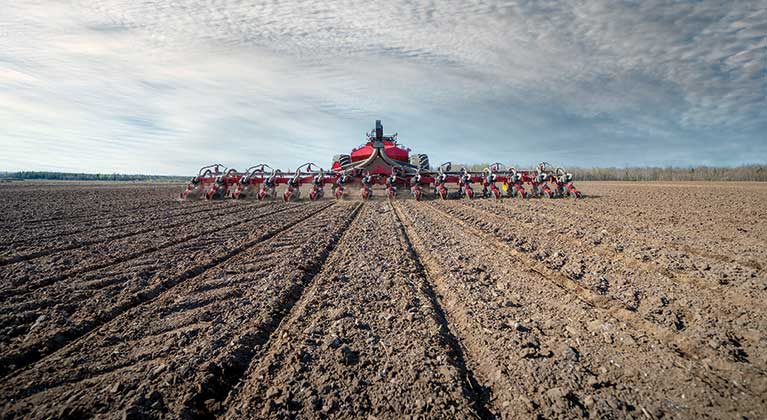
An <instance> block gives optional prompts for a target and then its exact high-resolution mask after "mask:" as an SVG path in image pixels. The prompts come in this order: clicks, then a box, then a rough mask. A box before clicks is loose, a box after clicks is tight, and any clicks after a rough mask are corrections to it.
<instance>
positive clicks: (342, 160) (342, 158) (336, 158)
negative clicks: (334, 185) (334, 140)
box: [333, 155, 352, 167]
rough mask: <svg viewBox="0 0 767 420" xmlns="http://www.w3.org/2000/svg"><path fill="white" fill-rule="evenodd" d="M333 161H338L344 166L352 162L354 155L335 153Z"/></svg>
mask: <svg viewBox="0 0 767 420" xmlns="http://www.w3.org/2000/svg"><path fill="white" fill-rule="evenodd" d="M333 162H338V163H339V164H340V165H341V166H342V167H343V166H346V165H350V164H351V163H352V157H351V156H349V155H335V156H333Z"/></svg>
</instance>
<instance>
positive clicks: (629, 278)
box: [433, 203, 767, 373]
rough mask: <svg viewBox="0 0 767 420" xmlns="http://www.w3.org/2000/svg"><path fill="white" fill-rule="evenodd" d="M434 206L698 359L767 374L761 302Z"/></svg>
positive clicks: (480, 215) (476, 214) (474, 213)
mask: <svg viewBox="0 0 767 420" xmlns="http://www.w3.org/2000/svg"><path fill="white" fill-rule="evenodd" d="M433 207H434V208H435V210H436V211H439V212H441V213H442V214H444V215H445V216H446V217H451V218H454V219H455V220H460V223H462V226H466V227H467V228H468V229H472V230H474V231H476V232H480V233H481V234H482V235H484V237H486V238H488V240H489V241H491V243H495V244H497V245H498V246H500V247H501V248H502V252H504V251H505V252H507V253H512V255H514V256H515V257H517V258H521V259H523V260H525V261H524V264H525V265H527V266H529V267H532V268H535V269H536V270H537V271H538V272H540V273H541V275H542V276H546V277H549V278H550V279H551V280H552V281H555V282H556V283H557V284H559V285H561V286H562V287H565V288H567V289H568V290H570V291H572V293H576V294H577V295H578V296H579V297H580V298H581V299H584V301H587V302H590V303H591V304H594V305H595V306H598V307H600V308H602V309H609V310H611V311H614V312H615V313H616V314H620V317H621V318H622V319H634V320H636V321H635V322H638V323H639V324H638V326H640V324H641V325H643V326H644V327H643V328H646V329H649V330H651V331H657V332H658V333H660V334H662V335H663V336H666V337H667V339H673V342H674V343H676V344H677V345H679V346H681V347H680V348H683V349H686V350H685V351H686V352H690V353H692V354H694V355H696V357H699V358H706V357H716V358H719V359H725V360H727V361H728V362H730V363H732V362H735V363H743V362H746V365H747V366H748V369H751V368H753V369H755V372H759V373H764V372H765V368H766V367H767V358H765V357H763V356H761V352H760V349H761V346H762V344H761V343H762V341H763V337H764V334H763V331H764V330H765V329H767V319H766V318H765V311H764V309H765V308H767V307H766V306H765V305H764V302H761V301H759V300H758V299H754V298H751V297H748V296H743V295H742V294H740V293H739V292H734V291H732V290H728V289H722V288H721V286H707V287H699V286H698V285H699V283H700V282H699V281H694V282H692V284H690V283H688V282H685V281H684V278H683V277H681V276H675V277H669V276H668V275H665V274H662V273H657V272H652V271H650V270H648V269H646V268H643V267H637V264H634V263H633V262H632V261H630V260H627V259H625V258H621V256H620V255H617V256H613V255H602V254H600V253H599V252H593V251H591V249H590V248H589V247H588V246H584V245H583V244H574V243H570V244H568V242H569V240H568V239H563V238H558V237H555V236H551V235H536V234H535V232H536V230H535V229H532V228H530V227H525V226H524V225H522V224H518V223H516V222H515V221H514V220H513V219H512V218H508V219H507V218H503V219H501V218H499V217H497V216H493V215H491V214H488V213H487V212H483V211H481V210H474V209H473V208H469V207H466V206H464V205H457V206H456V205H452V203H451V204H448V205H445V206H439V207H437V206H433ZM574 250H577V251H574ZM588 285H593V286H592V287H589V286H588ZM744 312H745V313H748V314H749V324H750V325H749V327H748V328H747V329H746V328H742V327H740V326H738V324H739V321H738V320H739V319H741V318H742V316H743V313H744ZM714 314H715V316H714ZM746 333H747V334H746ZM696 337H707V338H706V340H707V341H711V340H713V341H716V342H718V343H721V344H719V345H718V346H716V347H717V350H718V351H717V350H715V349H713V348H712V346H711V345H709V344H708V343H704V342H702V341H701V340H700V339H699V338H696ZM749 355H751V356H752V357H750V358H749V357H748V356H749ZM744 358H747V360H744Z"/></svg>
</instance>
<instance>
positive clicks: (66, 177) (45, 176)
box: [0, 171, 188, 182]
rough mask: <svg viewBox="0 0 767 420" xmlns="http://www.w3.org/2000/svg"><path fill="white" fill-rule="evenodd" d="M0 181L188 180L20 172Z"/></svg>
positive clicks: (2, 175)
mask: <svg viewBox="0 0 767 420" xmlns="http://www.w3.org/2000/svg"><path fill="white" fill-rule="evenodd" d="M1 179H14V180H24V179H42V180H56V181H158V182H179V181H187V180H188V178H186V177H180V176H165V175H141V174H134V175H126V174H86V173H69V172H38V171H20V172H0V180H1Z"/></svg>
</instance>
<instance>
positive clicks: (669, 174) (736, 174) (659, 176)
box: [567, 165, 767, 181]
mask: <svg viewBox="0 0 767 420" xmlns="http://www.w3.org/2000/svg"><path fill="white" fill-rule="evenodd" d="M567 170H568V171H569V172H572V173H573V175H576V174H577V175H576V176H577V178H578V179H582V180H585V181H767V166H765V165H746V166H737V167H733V168H718V167H710V166H696V167H692V168H674V167H667V168H657V167H637V168H568V169H567Z"/></svg>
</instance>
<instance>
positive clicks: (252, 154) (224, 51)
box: [0, 0, 767, 173]
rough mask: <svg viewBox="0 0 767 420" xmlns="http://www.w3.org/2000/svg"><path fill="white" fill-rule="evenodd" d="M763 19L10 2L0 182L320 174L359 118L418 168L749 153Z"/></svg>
mask: <svg viewBox="0 0 767 420" xmlns="http://www.w3.org/2000/svg"><path fill="white" fill-rule="evenodd" d="M766 10H767V8H765V7H764V5H763V4H760V2H759V1H751V2H749V1H742V2H726V1H713V0H702V1H694V2H693V1H690V2H670V1H669V2H663V1H642V2H633V1H631V2H629V1H627V2H613V1H606V0H605V1H576V2H565V1H561V2H559V1H545V2H540V1H519V2H490V1H488V2H484V1H474V2H463V1H459V2H453V1H445V2H429V1H391V2H385V3H382V4H379V5H372V4H370V3H368V2H361V1H344V2H321V1H317V0H315V1H284V2H262V3H256V2H251V1H243V0H229V1H226V0H223V1H222V0H218V1H208V0H179V1H174V2H162V1H142V2H136V1H129V0H93V1H91V0H89V1H85V0H79V1H75V2H74V3H70V2H58V1H52V0H51V1H31V2H15V3H11V4H9V5H5V6H4V8H3V13H2V15H0V126H2V127H3V128H2V131H0V142H2V143H3V147H4V149H5V151H6V158H5V159H3V160H2V161H0V165H2V166H5V167H0V169H23V168H32V169H43V168H44V169H62V170H91V171H102V172H111V171H119V172H155V173H186V172H191V171H193V170H194V169H195V167H196V166H198V165H200V164H203V163H207V162H208V161H225V162H224V163H229V164H231V165H236V166H248V165H249V164H253V163H256V162H258V161H270V162H273V163H275V164H277V165H281V166H284V167H288V166H295V165H296V164H298V163H300V162H301V161H302V160H323V159H324V160H325V161H321V162H318V163H320V164H327V162H326V160H327V159H329V158H330V157H331V156H332V154H334V153H338V152H342V151H345V150H348V149H349V148H350V147H352V146H354V145H356V143H358V142H359V141H361V139H362V137H361V134H362V132H363V131H364V130H365V129H367V128H368V126H369V125H370V123H371V121H372V119H374V118H383V119H384V122H385V123H386V124H387V129H388V128H392V129H394V130H398V131H400V133H402V136H401V138H402V140H403V141H405V142H407V143H409V145H411V146H412V147H414V148H417V149H418V150H419V151H426V152H428V153H430V154H431V155H432V156H433V160H435V161H437V160H448V159H452V160H459V159H471V160H475V161H487V160H495V159H500V160H506V161H515V162H520V163H525V164H529V163H532V162H535V161H536V160H540V159H546V160H557V161H558V162H560V163H562V164H576V165H599V164H604V165H623V164H632V163H638V162H639V163H643V164H695V163H699V162H701V163H709V164H712V163H713V164H717V163H718V164H735V163H742V162H752V161H765V160H767V150H765V146H764V141H763V139H762V138H761V136H763V133H764V132H767V101H766V100H765V92H766V91H767V82H766V80H767V70H766V67H767V58H766V57H767V35H765V34H767V11H766ZM448 144H449V145H452V146H454V147H445V146H446V145H448ZM640 161H641V162H640Z"/></svg>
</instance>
